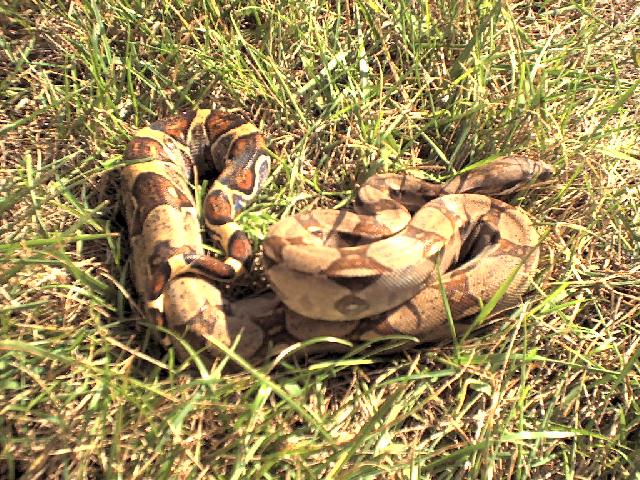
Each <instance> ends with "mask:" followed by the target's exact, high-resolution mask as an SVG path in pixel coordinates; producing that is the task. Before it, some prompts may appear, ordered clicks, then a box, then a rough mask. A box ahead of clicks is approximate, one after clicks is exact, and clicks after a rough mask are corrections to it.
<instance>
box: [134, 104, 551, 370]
mask: <svg viewBox="0 0 640 480" xmlns="http://www.w3.org/2000/svg"><path fill="white" fill-rule="evenodd" d="M125 158H126V159H127V160H135V161H136V162H135V163H130V164H128V165H127V166H125V167H124V168H123V169H122V187H123V188H122V190H123V192H122V193H123V199H124V208H125V213H126V217H127V224H128V228H129V235H130V241H131V247H132V256H131V259H132V270H133V277H134V280H135V286H136V289H137V290H138V292H139V294H140V295H141V297H142V298H143V300H144V305H145V310H146V312H147V315H148V316H149V317H151V318H152V319H153V320H154V321H156V322H157V323H158V324H160V325H167V326H168V327H170V328H172V329H174V330H176V331H178V332H179V333H181V334H183V335H184V336H185V338H186V339H187V341H189V343H190V344H191V345H193V347H194V348H196V349H200V348H203V349H204V351H208V352H209V353H211V354H212V355H214V356H215V355H216V354H217V353H218V352H217V351H216V350H215V348H213V347H212V346H211V344H210V342H209V341H208V339H215V340H217V341H219V342H222V343H223V344H226V345H232V344H234V345H235V348H236V351H237V352H238V353H239V354H240V355H242V356H243V357H245V358H247V359H249V360H251V361H254V362H259V361H261V360H263V359H264V358H266V357H267V356H268V355H270V354H273V353H275V352H278V351H281V350H282V349H284V348H286V347H288V346H289V345H292V344H293V343H295V342H297V341H300V340H306V339H309V338H313V337H316V336H334V337H340V338H344V339H346V340H350V341H362V340H369V339H373V338H376V337H379V336H384V335H389V334H405V335H411V336H414V337H416V338H417V339H418V340H419V341H432V340H438V339H441V338H443V337H447V336H450V335H451V331H450V327H449V325H448V322H447V318H448V317H447V309H446V305H447V304H448V306H449V309H450V312H451V314H452V317H453V319H454V321H455V325H456V328H457V329H459V330H464V329H465V328H467V327H468V326H469V324H468V323H463V321H462V320H463V319H465V318H466V317H469V316H470V315H473V314H475V313H477V312H478V311H479V310H480V308H481V307H482V305H483V304H486V302H487V301H489V300H490V299H491V298H492V296H494V295H495V294H496V292H498V291H499V289H500V287H501V285H507V284H508V287H507V288H506V290H505V291H504V292H501V293H503V294H502V296H501V298H500V300H499V302H498V304H497V305H496V308H497V309H498V310H504V309H506V308H510V307H513V306H514V305H516V304H517V303H518V302H519V301H520V295H521V294H522V293H523V292H524V291H525V290H526V287H527V284H528V281H529V278H530V276H531V274H532V273H533V272H534V271H535V270H536V268H537V264H538V256H539V249H538V240H539V238H538V234H537V232H536V230H535V229H534V228H533V226H532V224H531V221H530V219H529V217H528V216H527V215H526V214H525V213H524V211H522V210H521V209H519V208H516V207H513V206H511V205H508V204H506V203H504V202H503V201H501V200H498V199H496V198H491V197H490V196H494V197H498V196H503V197H507V196H509V195H510V194H511V193H512V192H513V191H514V190H515V189H517V188H518V187H520V186H521V185H523V184H525V183H527V182H529V181H531V180H533V179H534V178H537V177H542V178H545V177H547V176H548V175H549V174H550V172H551V168H550V167H549V166H548V165H546V164H544V163H542V162H533V161H531V160H529V159H527V158H525V157H522V156H511V157H502V158H498V159H496V160H494V161H493V162H491V163H490V164H487V165H483V166H480V167H478V168H475V169H473V170H470V171H469V172H467V173H463V174H461V175H459V176H457V177H455V178H453V179H452V180H451V181H449V182H448V183H446V184H443V185H437V184H432V183H428V182H425V181H422V180H419V179H417V178H415V177H411V176H408V175H394V174H382V175H375V176H373V177H371V178H369V179H368V180H367V181H366V182H365V184H364V185H362V186H361V187H360V189H359V191H358V194H357V199H356V212H347V211H343V210H328V209H317V210H313V211H311V212H309V213H302V214H298V215H294V216H290V217H287V218H284V219H283V220H281V221H280V222H278V223H277V224H275V225H273V226H272V227H271V228H270V230H269V233H268V235H267V237H266V238H265V240H264V243H263V249H264V264H265V272H266V276H267V278H268V280H269V282H270V285H271V287H272V288H273V290H274V292H275V294H276V295H273V294H271V295H263V296H260V297H255V298H248V299H243V300H239V301H236V302H227V301H226V300H225V299H224V298H223V297H222V295H221V292H220V290H219V289H218V288H216V287H215V285H214V284H213V283H212V280H221V281H229V280H232V279H234V278H235V277H236V276H237V275H239V274H241V273H242V272H244V271H245V270H247V269H248V268H250V265H251V258H252V252H251V244H250V242H249V240H248V238H247V236H246V234H244V232H242V230H240V228H239V227H238V225H237V224H236V223H234V218H235V216H236V215H237V214H238V212H239V211H240V210H241V209H242V208H244V207H245V206H246V205H247V204H248V203H250V202H251V201H252V200H253V199H254V198H255V196H256V195H257V192H258V191H259V189H260V188H261V186H262V185H263V184H264V182H265V180H266V178H267V177H268V175H269V164H270V161H269V156H268V154H267V152H266V149H265V140H264V138H263V137H262V135H261V134H260V133H259V132H258V130H257V128H256V127H255V126H254V125H252V124H251V123H248V122H247V121H246V120H244V118H243V117H242V116H240V115H238V114H235V113H230V112H226V111H221V110H215V111H211V110H197V111H192V112H188V113H184V114H181V115H177V116H173V117H169V118H166V119H164V120H160V121H157V122H155V123H154V124H152V125H151V126H150V127H146V128H143V129H141V130H140V131H138V132H137V134H136V135H135V136H134V138H133V139H132V140H131V142H130V143H129V146H128V149H127V152H126V155H125ZM194 170H195V171H197V172H198V173H204V174H207V173H211V172H212V171H213V173H218V176H217V178H216V180H215V181H214V182H213V184H212V186H211V188H210V189H209V191H208V192H207V194H206V196H205V198H204V201H203V214H204V220H205V225H206V227H207V229H208V230H209V232H210V233H211V234H212V236H213V238H214V239H215V240H216V241H218V243H220V245H221V246H222V248H223V250H224V252H225V254H226V259H224V260H218V259H216V258H214V257H213V256H210V255H207V254H205V253H204V246H203V245H204V244H203V240H202V236H201V234H200V223H199V220H198V216H197V210H196V208H195V200H194V196H193V194H192V193H191V189H190V188H189V182H190V181H191V180H192V179H193V172H194ZM443 293H444V296H445V297H446V299H447V302H445V301H444V300H443ZM238 335H239V337H238ZM237 337H238V338H237ZM234 341H237V342H236V343H234ZM174 344H175V345H176V347H177V348H178V350H179V352H181V353H182V354H184V350H183V349H182V347H181V344H180V342H174ZM332 345H333V344H332ZM322 349H323V351H327V350H330V349H334V348H333V347H327V346H326V345H325V346H323V347H322ZM335 349H340V347H336V348H335Z"/></svg>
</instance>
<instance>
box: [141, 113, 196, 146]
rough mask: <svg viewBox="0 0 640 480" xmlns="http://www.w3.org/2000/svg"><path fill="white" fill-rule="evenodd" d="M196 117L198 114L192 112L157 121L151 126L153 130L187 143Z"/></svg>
mask: <svg viewBox="0 0 640 480" xmlns="http://www.w3.org/2000/svg"><path fill="white" fill-rule="evenodd" d="M195 116H196V112H195V111H193V110H190V111H188V112H184V113H182V114H180V115H173V116H171V117H167V118H163V119H160V120H157V121H155V122H153V123H152V124H151V128H153V129H154V130H161V131H163V132H164V133H166V134H167V135H171V136H172V137H174V138H177V139H178V140H181V141H185V140H186V138H187V132H188V131H189V127H190V126H191V122H193V119H194V118H195Z"/></svg>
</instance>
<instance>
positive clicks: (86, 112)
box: [0, 0, 640, 479]
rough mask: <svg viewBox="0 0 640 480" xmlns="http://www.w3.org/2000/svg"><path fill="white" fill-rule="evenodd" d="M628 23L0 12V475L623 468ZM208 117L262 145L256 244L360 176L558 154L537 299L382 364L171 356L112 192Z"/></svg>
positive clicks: (149, 3)
mask: <svg viewBox="0 0 640 480" xmlns="http://www.w3.org/2000/svg"><path fill="white" fill-rule="evenodd" d="M636 5H637V3H636V2H633V1H617V2H614V1H610V0H548V1H545V0H538V1H533V0H530V1H524V0H522V1H518V0H504V1H502V2H500V1H496V0H483V1H471V0H426V1H413V0H393V1H391V0H339V1H336V2H323V1H319V0H306V1H304V2H299V1H295V0H256V1H255V2H245V1H237V0H231V1H229V2H216V0H192V1H186V0H174V1H173V2H159V1H153V0H132V1H126V2H125V1H121V0H104V1H99V2H98V1H95V0H73V1H49V2H44V1H32V0H0V152H1V153H0V192H1V193H0V213H1V217H0V256H1V258H0V302H1V304H0V478H9V479H14V478H20V477H22V478H29V479H34V478H127V479H133V478H153V479H158V478H189V479H200V478H221V479H222V478H225V479H240V478H264V479H276V478H278V479H279V478H291V479H294V478H323V479H324V478H326V479H378V478H380V479H381V478H385V479H387V478H389V479H400V478H402V479H405V478H406V479H418V478H421V479H428V478H482V479H491V478H530V477H531V478H568V479H573V478H576V479H577V478H580V479H583V478H610V479H614V478H629V477H632V478H640V474H639V473H638V468H639V467H640V465H639V464H638V462H639V460H638V459H639V458H640V455H639V454H638V449H639V448H640V405H639V403H638V399H639V398H640V370H639V362H638V357H639V355H640V335H639V330H640V322H638V317H639V315H640V301H639V299H640V269H639V267H638V259H639V258H640V252H639V248H638V244H639V241H638V240H639V233H638V232H639V224H640V210H639V208H640V204H639V201H638V200H639V195H638V178H639V177H638V175H639V160H638V158H639V157H640V150H639V148H638V145H639V140H640V138H639V137H640V130H639V127H638V125H639V120H640V115H639V113H640V112H639V106H640V101H639V100H640V99H639V96H638V94H637V90H638V71H639V65H640V51H639V50H638V39H639V35H640V32H639V30H638V28H639V26H640V7H637V6H636ZM212 101H215V102H216V103H217V105H221V106H227V107H238V106H239V107H242V108H243V109H245V110H246V111H247V112H248V113H249V115H250V116H251V117H252V118H253V119H255V121H256V123H258V124H259V125H260V127H261V128H262V129H263V131H264V132H265V133H266V134H267V135H268V137H269V139H270V148H271V150H272V151H273V153H274V165H275V169H274V172H273V175H272V179H271V182H270V183H269V185H268V186H267V188H266V189H265V191H264V192H263V194H262V195H261V197H260V198H259V200H258V201H257V202H256V203H255V205H253V206H252V207H251V208H249V209H248V210H247V211H246V212H245V213H244V214H243V215H242V217H241V219H240V221H241V223H242V224H243V225H244V227H245V228H246V229H247V231H248V232H249V233H250V235H251V237H252V239H253V240H254V241H255V242H256V243H258V242H259V241H260V239H261V238H262V237H263V236H264V234H265V232H266V229H267V227H268V226H269V225H270V224H272V223H273V222H275V221H277V219H278V218H280V217H281V216H282V215H286V214H289V213H291V212H294V211H298V210H305V209H310V208H314V207H316V206H319V205H323V206H337V207H342V206H348V205H349V202H350V201H351V199H352V191H353V189H354V187H355V186H356V185H357V183H358V182H361V181H362V179H364V178H366V177H367V176H368V175H370V174H371V173H373V172H375V171H385V170H387V171H410V172H412V173H415V174H418V175H421V176H422V177H424V178H429V179H434V180H442V179H446V178H448V177H450V176H451V175H452V174H455V173H456V172H457V171H459V169H461V168H462V167H464V166H466V165H469V164H472V163H474V162H477V161H479V160H483V159H485V158H486V157H488V156H490V155H493V154H496V153H511V152H518V153H526V154H528V155H530V156H531V157H534V158H540V159H543V160H545V161H547V162H549V163H551V164H553V165H554V167H555V169H556V175H555V177H554V179H553V181H551V182H548V183H547V184H546V185H543V186H541V188H539V189H537V190H535V191H532V192H530V194H529V195H527V196H526V197H525V198H523V199H522V205H523V206H525V207H526V208H527V209H528V210H529V211H530V212H531V215H532V217H533V218H534V219H535V221H536V224H537V225H538V226H539V229H540V231H541V232H542V233H543V234H544V235H545V242H544V249H543V257H542V263H541V271H540V273H539V275H538V277H537V280H536V283H535V285H534V288H533V291H532V293H531V295H530V296H528V297H527V299H526V301H525V302H524V303H523V304H522V306H521V307H520V308H519V309H517V310H516V311H515V312H513V313H512V314H511V315H510V316H509V317H508V319H506V321H503V322H499V323H498V324H497V325H495V326H494V327H493V328H492V329H490V330H489V331H487V332H485V333H483V334H482V335H480V336H478V337H475V338H470V339H468V340H466V341H464V342H463V343H461V344H456V343H454V344H453V345H442V346H438V347H435V348H431V349H424V350H418V351H413V352H408V353H406V354H404V355H398V356H396V357H392V358H384V357H378V356H376V355H375V352H374V353H372V352H370V351H369V350H364V351H363V350H356V351H354V352H353V353H352V354H351V355H348V356H345V357H343V358H328V359H324V360H323V361H320V362H318V361H316V362H313V363H310V364H306V365H305V364H303V365H296V364H294V363H291V362H286V361H285V362H282V363H281V364H280V365H279V366H277V368H274V369H271V370H265V369H262V370H256V369H249V370H248V371H245V372H242V373H240V374H235V375H223V374H222V373H221V365H214V366H213V368H211V369H210V370H207V369H203V368H200V369H197V368H195V369H194V368H193V365H192V364H191V363H189V364H181V363H179V362H178V361H177V360H176V359H175V358H174V355H173V353H172V351H168V352H167V351H165V350H163V349H161V348H160V347H159V346H158V345H157V343H156V342H154V341H153V340H151V338H150V336H149V329H147V328H143V327H141V322H140V319H139V317H138V316H137V312H138V310H137V309H136V308H131V307H130V303H129V302H134V301H135V298H131V297H130V295H129V293H128V292H129V291H130V283H129V281H128V273H127V263H126V260H127V253H128V249H127V245H126V242H124V241H123V237H122V236H121V234H120V232H121V231H122V229H123V224H122V220H121V217H119V216H118V214H117V212H118V198H117V184H116V183H114V181H113V175H112V174H113V173H114V172H115V171H116V170H117V168H118V166H119V165H120V164H121V160H122V152H123V150H124V147H125V145H126V143H127V141H128V139H129V138H130V136H131V134H132V132H133V131H134V130H135V129H136V128H137V127H140V126H143V125H145V124H147V123H148V122H151V121H153V120H155V119H156V118H158V117H161V116H163V115H166V114H169V113H171V112H175V111H178V110H180V109H184V108H190V107H193V106H200V107H207V106H211V102H212ZM262 286H264V283H263V281H262V279H261V278H260V275H259V272H257V273H256V274H255V275H254V276H253V277H252V278H249V279H247V280H246V281H245V283H244V285H243V286H241V287H239V290H238V289H236V290H234V291H232V292H230V293H229V294H230V295H234V294H235V295H238V294H242V293H243V292H245V293H246V292H247V291H253V290H256V289H258V288H261V287H262ZM133 305H135V303H133Z"/></svg>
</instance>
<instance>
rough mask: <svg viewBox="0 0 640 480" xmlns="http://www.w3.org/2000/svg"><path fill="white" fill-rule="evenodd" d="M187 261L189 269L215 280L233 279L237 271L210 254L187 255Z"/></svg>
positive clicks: (185, 257)
mask: <svg viewBox="0 0 640 480" xmlns="http://www.w3.org/2000/svg"><path fill="white" fill-rule="evenodd" d="M184 259H185V262H186V263H187V264H188V265H189V271H192V272H194V273H199V274H201V275H204V276H205V277H207V278H211V279H214V280H220V281H225V280H231V279H233V277H234V276H235V274H236V272H235V271H234V270H233V268H231V266H230V265H227V264H226V263H224V262H223V261H221V260H218V259H217V258H214V257H211V256H209V255H185V256H184Z"/></svg>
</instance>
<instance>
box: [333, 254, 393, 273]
mask: <svg viewBox="0 0 640 480" xmlns="http://www.w3.org/2000/svg"><path fill="white" fill-rule="evenodd" d="M355 268H367V269H371V270H375V271H376V272H380V273H384V272H388V271H389V269H388V268H387V267H385V266H383V265H381V264H379V263H378V262H376V261H375V260H373V259H371V258H368V257H364V256H360V255H345V256H344V257H342V258H339V259H338V260H336V261H334V262H333V263H332V264H331V265H329V268H327V270H326V274H327V277H329V278H334V279H335V278H337V277H341V276H343V274H342V273H339V272H341V271H342V270H345V269H349V270H352V269H355Z"/></svg>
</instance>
